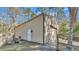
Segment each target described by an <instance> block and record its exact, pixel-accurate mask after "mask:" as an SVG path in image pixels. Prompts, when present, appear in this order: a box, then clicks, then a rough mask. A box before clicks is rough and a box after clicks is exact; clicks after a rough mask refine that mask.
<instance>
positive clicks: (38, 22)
mask: <svg viewBox="0 0 79 59" xmlns="http://www.w3.org/2000/svg"><path fill="white" fill-rule="evenodd" d="M29 28H31V29H32V41H33V42H37V43H43V15H40V16H38V17H36V18H34V19H33V20H31V21H29V22H26V23H24V24H22V25H20V26H18V27H16V28H15V37H16V38H18V37H19V36H21V37H22V39H24V40H27V30H28V29H29Z"/></svg>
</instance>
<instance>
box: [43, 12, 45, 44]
mask: <svg viewBox="0 0 79 59" xmlns="http://www.w3.org/2000/svg"><path fill="white" fill-rule="evenodd" d="M44 20H45V15H44V13H43V45H44V44H45V27H44Z"/></svg>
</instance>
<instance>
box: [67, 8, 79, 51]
mask: <svg viewBox="0 0 79 59" xmlns="http://www.w3.org/2000/svg"><path fill="white" fill-rule="evenodd" d="M77 10H78V8H76V7H71V8H69V12H70V25H69V27H70V28H69V30H70V31H69V39H68V46H67V47H68V48H69V49H70V50H72V48H73V47H72V41H73V35H74V33H73V29H74V27H75V23H76V15H77Z"/></svg>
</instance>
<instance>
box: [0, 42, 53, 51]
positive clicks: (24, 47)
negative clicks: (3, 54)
mask: <svg viewBox="0 0 79 59" xmlns="http://www.w3.org/2000/svg"><path fill="white" fill-rule="evenodd" d="M0 51H54V49H51V48H48V47H47V46H46V45H43V44H38V43H32V42H27V41H21V42H20V43H15V44H6V45H4V46H2V47H0Z"/></svg>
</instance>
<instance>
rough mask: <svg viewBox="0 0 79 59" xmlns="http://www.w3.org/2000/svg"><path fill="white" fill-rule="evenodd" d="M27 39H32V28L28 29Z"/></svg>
mask: <svg viewBox="0 0 79 59" xmlns="http://www.w3.org/2000/svg"><path fill="white" fill-rule="evenodd" d="M27 40H28V41H32V30H31V29H28V31H27Z"/></svg>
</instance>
